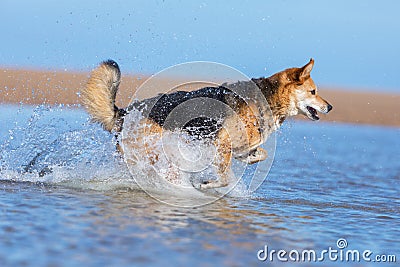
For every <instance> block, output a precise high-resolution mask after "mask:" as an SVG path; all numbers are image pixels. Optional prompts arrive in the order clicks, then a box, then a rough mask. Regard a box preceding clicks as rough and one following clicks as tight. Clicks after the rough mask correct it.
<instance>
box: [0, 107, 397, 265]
mask: <svg viewBox="0 0 400 267" xmlns="http://www.w3.org/2000/svg"><path fill="white" fill-rule="evenodd" d="M321 120H322V121H323V118H322V119H321ZM0 123H1V127H0V146H1V155H0V190H1V191H0V266H266V265H281V264H285V259H286V260H287V261H290V262H292V263H293V262H294V263H297V264H303V263H304V265H310V264H312V263H310V262H314V261H316V262H318V263H319V264H322V265H328V266H331V265H335V264H337V265H340V264H343V262H347V263H349V264H351V265H353V266H362V265H365V264H366V261H367V260H368V259H370V260H371V261H372V262H377V261H378V260H381V261H382V259H384V260H385V261H393V256H396V260H397V262H398V261H400V246H399V236H400V220H399V219H400V197H399V186H398V184H399V182H400V160H399V159H400V152H399V151H400V142H399V141H400V129H398V128H390V127H375V126H361V125H357V126H356V125H350V124H339V123H324V122H308V121H289V122H285V124H284V126H283V127H282V128H281V129H280V130H279V132H278V133H277V147H276V151H275V155H274V159H273V163H272V168H271V169H270V170H269V172H268V169H265V170H264V171H265V174H266V179H265V181H264V182H263V183H262V185H261V186H260V187H259V188H258V189H257V190H256V191H255V192H251V193H249V192H246V190H245V189H243V188H244V187H242V188H239V189H235V190H236V191H235V192H233V193H231V194H228V195H227V196H225V197H223V198H221V199H218V200H216V201H212V202H210V203H209V204H206V205H201V206H193V207H190V208H187V207H180V206H177V205H168V204H165V203H163V202H160V201H158V200H156V199H154V197H153V196H150V195H149V194H148V193H147V192H145V191H143V190H142V188H141V187H140V186H137V179H138V177H141V176H143V174H142V173H132V171H131V170H129V168H127V167H126V164H125V161H124V160H123V159H121V157H120V155H119V154H118V153H116V152H115V138H114V136H113V135H111V134H109V133H107V132H105V131H103V130H102V129H101V127H100V126H99V125H96V124H91V123H90V122H89V120H88V116H87V114H86V113H85V112H84V111H83V110H82V109H79V108H68V107H65V106H58V107H46V106H40V107H36V108H31V107H28V106H12V105H10V106H6V105H3V106H0ZM35 157H36V160H35V162H34V164H32V166H31V167H27V166H29V163H30V162H32V159H33V158H35ZM48 166H51V171H49V172H46V173H44V175H38V172H39V171H40V170H43V169H45V168H46V167H48ZM260 168H261V171H263V169H262V166H261V167H260ZM26 170H29V171H28V172H26ZM267 174H268V175H267ZM135 175H137V177H134V176H135ZM210 175H212V174H210ZM147 178H149V179H152V177H147ZM153 178H154V177H153ZM165 191H167V190H165ZM164 193H165V195H171V196H174V192H170V191H167V192H162V194H164ZM178 197H179V198H185V200H187V199H190V201H191V203H196V201H202V200H203V199H204V198H207V197H208V196H207V193H204V192H201V191H199V190H197V189H195V188H193V189H192V190H191V191H190V193H188V194H183V195H179V196H178ZM279 250H281V251H285V252H286V255H285V254H284V253H283V252H281V255H280V257H278V251H279ZM325 250H326V251H327V252H326V253H324V252H323V251H325ZM335 250H336V253H335V252H334V251H335ZM349 250H351V251H356V250H357V251H359V253H360V255H361V259H359V260H357V259H353V260H351V259H346V253H347V254H349V253H348V251H349ZM271 251H275V252H271ZM304 251H308V252H309V251H315V253H316V257H315V259H313V257H311V258H310V259H307V257H305V258H303V259H302V258H301V257H299V258H297V259H296V252H298V253H299V254H300V255H301V253H303V252H304ZM329 251H331V254H332V255H329ZM365 251H367V252H368V251H371V254H370V256H369V257H366V258H362V256H363V255H362V253H364V252H365ZM289 254H290V256H291V257H289ZM367 254H368V253H367ZM335 255H336V259H335V257H334V256H335ZM329 256H331V257H329ZM364 256H365V255H364ZM376 256H382V257H380V258H379V257H378V258H379V259H378V258H377V257H376ZM389 256H390V257H389ZM388 259H389V260H388ZM263 260H264V261H263ZM395 264H396V263H393V262H391V263H390V262H389V263H388V262H386V263H385V264H383V265H382V266H391V265H395Z"/></svg>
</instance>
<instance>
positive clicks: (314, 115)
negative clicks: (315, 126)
mask: <svg viewBox="0 0 400 267" xmlns="http://www.w3.org/2000/svg"><path fill="white" fill-rule="evenodd" d="M307 111H308V114H307V116H308V117H309V118H310V119H312V120H313V121H317V120H319V117H318V114H317V110H316V109H315V108H312V107H310V106H307Z"/></svg>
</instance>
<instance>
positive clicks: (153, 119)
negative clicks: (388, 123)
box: [81, 59, 332, 189]
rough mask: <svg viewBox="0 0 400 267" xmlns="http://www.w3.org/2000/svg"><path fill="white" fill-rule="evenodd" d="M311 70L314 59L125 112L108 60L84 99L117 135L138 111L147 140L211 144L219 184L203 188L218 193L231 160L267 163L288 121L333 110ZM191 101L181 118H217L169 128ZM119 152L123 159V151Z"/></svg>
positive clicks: (92, 112) (96, 118) (93, 76)
mask: <svg viewBox="0 0 400 267" xmlns="http://www.w3.org/2000/svg"><path fill="white" fill-rule="evenodd" d="M313 66H314V60H313V59H311V60H310V61H309V62H308V63H307V64H306V65H305V66H303V67H301V68H289V69H286V70H283V71H281V72H278V73H276V74H274V75H272V76H270V77H268V78H264V77H262V78H255V79H251V80H250V81H241V82H237V83H233V84H223V85H221V86H216V87H205V88H201V89H198V90H195V91H178V92H172V93H166V94H160V95H158V96H156V97H153V98H149V99H145V100H141V101H135V102H133V103H132V104H131V105H130V106H128V107H127V108H125V109H121V108H118V107H117V106H116V105H115V98H116V93H117V90H118V87H119V84H120V79H121V72H120V69H119V66H118V64H117V63H116V62H115V61H113V60H108V61H104V62H102V63H101V64H100V66H99V67H98V68H96V69H94V70H93V71H92V73H91V76H90V78H89V81H88V83H87V85H86V87H85V88H84V90H83V91H82V95H81V96H82V102H83V105H84V106H85V108H86V109H87V111H88V112H89V114H90V115H91V118H92V120H93V121H94V122H97V123H100V124H101V125H102V127H103V128H104V129H105V130H107V131H109V132H113V133H115V134H116V135H118V134H119V133H121V131H122V128H123V125H124V124H123V122H124V117H125V116H126V115H127V114H128V113H129V112H130V111H132V110H133V109H137V110H139V111H141V112H143V113H144V114H146V115H145V116H144V118H143V119H142V120H141V121H140V124H143V125H146V126H147V128H146V129H147V131H146V132H145V133H144V134H149V133H151V134H159V135H162V132H163V131H165V130H176V129H178V130H182V131H185V132H187V133H188V134H190V135H191V136H195V137H196V138H199V139H205V140H209V141H210V142H212V143H213V144H214V145H215V147H216V152H217V157H216V160H215V162H214V163H213V164H214V166H215V167H216V168H217V173H218V176H219V177H218V180H212V181H206V182H204V183H203V184H201V185H200V187H201V188H202V189H207V188H217V187H224V186H227V185H228V180H229V177H230V175H231V160H232V158H235V159H237V160H240V161H244V162H246V163H249V164H252V163H256V162H259V161H262V160H265V159H266V158H267V152H266V151H265V150H264V149H263V148H261V147H260V145H262V144H263V143H264V142H265V141H266V140H267V138H268V136H269V135H270V134H271V133H272V132H273V131H275V130H277V129H278V128H279V127H280V126H281V124H282V123H283V122H284V121H285V119H286V118H288V117H290V116H294V115H297V114H303V115H305V116H306V117H308V118H309V119H310V120H313V121H316V120H319V116H318V112H320V113H328V112H329V111H331V110H332V106H331V105H330V104H329V103H328V102H327V101H326V100H324V99H323V98H322V97H320V96H319V95H318V92H317V87H316V85H315V83H314V81H313V80H312V78H311V77H310V73H311V70H312V69H313ZM251 88H253V89H251ZM254 88H255V89H254ZM258 93H259V95H257V94H258ZM260 96H261V97H260ZM190 100H197V102H194V103H195V104H193V105H195V106H193V107H192V108H191V106H190V105H185V106H186V107H185V110H184V112H181V114H186V113H190V112H191V111H193V110H197V111H198V110H205V111H207V110H208V111H209V110H212V111H213V112H203V113H202V114H200V115H199V113H197V116H195V118H193V119H191V120H189V121H185V122H184V123H174V122H175V120H173V121H172V123H171V122H170V123H166V121H167V119H168V116H169V115H171V114H172V113H173V111H174V109H175V108H178V107H179V106H180V105H181V104H184V103H186V104H187V103H190V102H188V101H190ZM263 100H264V101H263ZM218 103H221V105H218ZM131 145H133V146H135V145H140V144H131ZM118 147H119V151H120V152H121V153H124V151H123V148H121V146H118ZM125 149H126V148H125ZM152 158H153V160H157V155H155V157H154V155H152Z"/></svg>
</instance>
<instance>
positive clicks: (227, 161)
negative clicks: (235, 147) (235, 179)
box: [200, 129, 233, 189]
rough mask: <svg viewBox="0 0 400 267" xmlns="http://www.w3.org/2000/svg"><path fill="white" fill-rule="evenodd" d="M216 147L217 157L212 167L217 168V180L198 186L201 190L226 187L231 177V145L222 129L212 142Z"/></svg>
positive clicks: (227, 135)
mask: <svg viewBox="0 0 400 267" xmlns="http://www.w3.org/2000/svg"><path fill="white" fill-rule="evenodd" d="M214 143H215V146H216V147H217V150H216V152H217V155H216V157H215V160H214V162H213V165H214V166H215V167H216V168H217V174H218V180H212V181H206V182H204V183H203V184H201V185H200V188H201V189H208V188H218V187H224V186H227V185H228V182H229V178H230V176H231V175H232V173H233V172H232V170H231V159H232V145H231V142H230V138H229V134H228V133H227V132H226V131H225V130H224V129H222V130H221V131H220V133H219V135H218V138H217V140H216V141H215V142H214Z"/></svg>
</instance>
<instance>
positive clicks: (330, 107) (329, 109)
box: [328, 104, 333, 112]
mask: <svg viewBox="0 0 400 267" xmlns="http://www.w3.org/2000/svg"><path fill="white" fill-rule="evenodd" d="M332 108H333V107H332V105H331V104H328V112H329V111H331V110H332Z"/></svg>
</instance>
